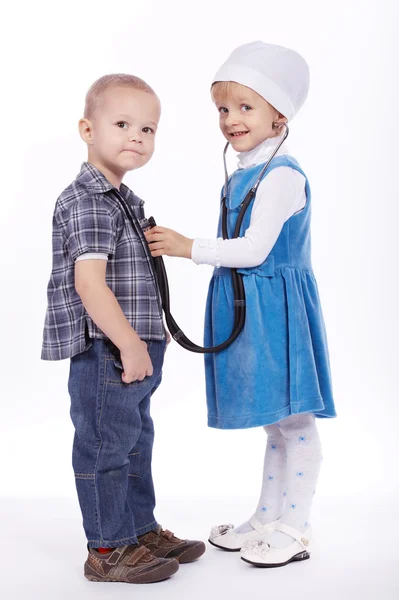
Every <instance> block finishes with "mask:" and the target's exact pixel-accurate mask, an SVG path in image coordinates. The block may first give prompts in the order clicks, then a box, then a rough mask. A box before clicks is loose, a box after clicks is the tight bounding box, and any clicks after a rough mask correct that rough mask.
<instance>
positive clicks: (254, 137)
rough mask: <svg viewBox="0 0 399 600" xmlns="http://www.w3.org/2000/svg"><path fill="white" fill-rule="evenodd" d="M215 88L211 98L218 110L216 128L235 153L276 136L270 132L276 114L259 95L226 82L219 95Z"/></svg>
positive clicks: (242, 86)
mask: <svg viewBox="0 0 399 600" xmlns="http://www.w3.org/2000/svg"><path fill="white" fill-rule="evenodd" d="M218 87H219V86H218V84H216V85H215V86H214V88H213V90H212V97H213V101H214V102H215V105H216V107H217V109H218V111H219V126H220V129H221V131H222V133H223V135H224V137H225V138H226V140H228V141H229V142H230V144H231V145H232V147H233V148H234V150H235V151H236V152H248V151H249V150H252V149H253V148H255V147H256V146H258V145H259V144H261V143H262V142H264V141H265V140H266V139H267V138H271V137H276V135H280V133H276V130H274V129H273V122H274V121H277V120H278V119H279V116H280V115H279V113H278V111H277V110H276V109H275V108H273V106H271V104H269V103H268V102H266V100H265V99H264V98H262V97H261V96H259V94H257V93H256V92H254V91H253V90H251V89H250V88H248V87H246V86H244V85H241V84H238V83H234V82H229V86H228V89H227V93H225V94H223V95H221V93H220V91H219V92H218ZM281 120H284V121H286V119H284V118H283V119H279V121H281Z"/></svg>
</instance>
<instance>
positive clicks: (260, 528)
mask: <svg viewBox="0 0 399 600" xmlns="http://www.w3.org/2000/svg"><path fill="white" fill-rule="evenodd" d="M248 523H249V524H250V525H251V527H253V529H255V531H257V532H258V533H259V534H260V535H264V534H266V533H268V532H269V531H270V530H271V529H274V528H275V527H276V524H277V521H273V522H272V523H267V525H263V524H262V523H261V522H260V521H258V519H257V518H256V517H251V518H250V519H249V521H248Z"/></svg>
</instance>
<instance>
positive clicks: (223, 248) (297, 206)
mask: <svg viewBox="0 0 399 600" xmlns="http://www.w3.org/2000/svg"><path fill="white" fill-rule="evenodd" d="M280 142H281V137H277V138H271V139H267V140H265V141H264V142H263V143H262V144H260V145H259V146H257V147H256V148H253V150H250V151H249V152H241V153H240V154H238V159H239V163H238V168H239V169H248V168H249V167H253V166H254V165H259V164H261V163H264V162H266V161H267V160H269V158H270V157H271V155H272V153H273V152H274V150H275V149H276V146H277V145H278V144H279V143H280ZM283 154H288V152H287V148H286V145H285V144H283V145H282V146H281V148H280V150H279V151H278V153H277V154H276V156H281V155H283ZM305 181H306V180H305V178H304V176H303V175H302V174H301V173H299V172H298V171H295V170H294V169H292V168H291V167H278V168H276V169H274V170H273V171H271V173H269V174H268V175H267V176H266V177H265V178H264V179H262V181H261V182H260V184H259V187H258V190H257V192H256V196H255V200H254V206H253V209H252V213H251V220H250V224H249V227H248V229H247V230H246V232H245V235H244V237H240V238H235V239H232V240H223V238H217V239H200V238H197V239H195V240H194V243H193V248H192V252H191V258H192V260H193V261H194V262H195V263H196V264H208V265H213V266H215V267H233V268H234V267H236V268H248V267H255V266H257V265H260V264H262V263H263V262H264V261H265V260H266V258H267V256H268V255H269V253H270V252H271V250H272V248H273V246H274V244H275V243H276V241H277V238H278V236H279V235H280V232H281V230H282V228H283V226H284V223H285V222H286V221H287V220H288V219H289V218H290V217H291V216H292V215H294V214H295V213H297V212H298V211H300V210H301V209H302V208H304V206H305V204H306V194H305Z"/></svg>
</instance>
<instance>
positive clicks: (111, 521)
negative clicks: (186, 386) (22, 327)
mask: <svg viewBox="0 0 399 600" xmlns="http://www.w3.org/2000/svg"><path fill="white" fill-rule="evenodd" d="M92 341H93V344H92V346H91V347H90V349H89V350H87V351H86V352H82V353H81V354H78V355H77V356H74V357H73V358H72V359H71V366H70V374H69V382H68V389H69V394H70V396H71V418H72V421H73V424H74V426H75V437H74V444H73V457H72V463H73V468H74V472H75V480H76V488H77V492H78V497H79V503H80V508H81V511H82V516H83V527H84V530H85V533H86V537H87V540H88V545H89V546H90V547H92V548H97V547H104V548H107V547H109V548H116V547H117V546H127V545H129V544H135V543H136V542H137V536H138V535H141V534H143V533H147V532H148V531H151V530H152V529H154V528H155V527H156V526H157V522H156V521H155V518H154V508H155V493H154V485H153V481H152V473H151V458H152V446H153V441H154V426H153V422H152V419H151V416H150V399H151V396H152V394H153V393H154V392H155V390H156V389H157V387H158V386H159V384H160V383H161V378H162V364H163V359H164V352H165V342H159V341H158V342H148V343H147V345H148V352H149V354H150V357H151V361H152V364H153V368H154V373H153V375H152V376H151V377H146V378H145V379H144V381H141V382H133V383H130V384H125V383H123V382H122V380H121V375H122V370H123V369H122V363H121V362H120V355H119V353H118V351H117V349H116V348H115V346H113V344H111V342H109V341H108V340H100V339H94V340H92Z"/></svg>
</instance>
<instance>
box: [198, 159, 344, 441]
mask: <svg viewBox="0 0 399 600" xmlns="http://www.w3.org/2000/svg"><path fill="white" fill-rule="evenodd" d="M279 166H289V167H291V168H292V169H296V170H297V171H299V172H300V173H302V175H304V173H303V172H302V170H301V168H300V167H299V165H298V163H297V162H296V160H295V159H293V158H291V157H289V156H285V155H284V156H278V157H276V158H274V159H273V160H272V162H271V163H270V165H269V167H268V169H267V171H266V173H265V174H264V177H267V176H268V174H269V173H270V172H271V171H272V170H273V169H275V168H277V167H279ZM263 167H264V164H260V165H256V166H254V167H251V168H249V169H240V170H237V171H235V172H234V173H233V175H232V177H231V178H230V181H229V187H228V194H227V206H228V232H229V236H231V235H232V233H233V230H234V226H235V223H236V221H237V217H238V214H239V211H240V204H241V202H242V201H243V200H244V198H245V196H246V194H247V192H248V191H249V190H250V189H251V187H252V186H253V184H254V182H255V180H256V178H257V177H258V175H259V173H260V171H261V170H262V168H263ZM304 177H305V178H306V176H305V175H304ZM305 191H306V198H307V202H306V205H305V207H304V209H303V210H301V211H300V212H298V213H297V214H295V215H293V216H291V217H290V218H289V219H288V220H287V221H286V222H285V224H284V226H283V228H282V230H281V232H280V235H279V237H278V239H277V241H276V243H275V245H274V247H273V249H272V251H271V252H270V254H269V255H268V257H267V258H266V260H265V261H264V262H263V263H262V264H260V265H259V266H257V267H253V268H248V269H239V270H238V271H239V273H242V274H243V278H244V286H245V293H246V307H247V312H246V321H245V327H244V329H243V331H242V332H241V334H240V335H239V337H238V338H237V340H236V341H235V342H233V344H232V345H231V346H229V347H228V348H226V349H225V350H223V351H222V352H219V353H217V354H206V355H205V374H206V393H207V405H208V425H209V426H210V427H216V428H219V429H242V428H247V427H257V426H261V425H268V424H271V423H276V422H278V421H281V420H282V419H284V418H286V417H288V416H289V415H293V414H298V413H314V414H315V415H316V416H317V417H335V416H336V413H335V408H334V400H333V394H332V385H331V374H330V364H329V356H328V347H327V339H326V332H325V326H324V320H323V315H322V310H321V305H320V300H319V294H318V289H317V283H316V279H315V276H314V273H313V270H312V263H311V247H310V246H311V245H310V217H311V194H310V187H309V183H308V181H307V179H306V188H305ZM253 203H254V200H253V201H252V203H251V204H250V206H249V208H248V210H247V213H246V216H245V218H244V221H243V223H242V227H241V232H240V236H243V235H244V234H245V230H246V229H247V228H248V227H249V223H250V218H251V212H252V208H253ZM218 236H219V237H221V236H222V233H221V222H219V230H218ZM233 321H234V296H233V289H232V283H231V273H230V269H227V268H224V267H221V268H219V269H215V271H214V274H213V277H212V280H211V282H210V286H209V292H208V298H207V305H206V316H205V339H204V341H205V346H215V345H217V344H220V343H221V342H223V341H224V340H225V339H227V338H228V337H229V335H230V333H231V330H232V324H233Z"/></svg>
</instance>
